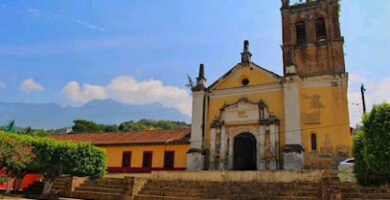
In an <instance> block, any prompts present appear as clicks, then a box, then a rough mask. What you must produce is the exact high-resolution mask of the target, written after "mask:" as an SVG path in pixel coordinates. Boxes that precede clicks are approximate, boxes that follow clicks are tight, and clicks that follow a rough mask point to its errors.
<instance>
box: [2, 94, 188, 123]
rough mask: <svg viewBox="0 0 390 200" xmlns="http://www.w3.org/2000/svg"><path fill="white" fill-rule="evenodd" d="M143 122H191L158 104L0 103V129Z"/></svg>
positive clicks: (176, 112)
mask: <svg viewBox="0 0 390 200" xmlns="http://www.w3.org/2000/svg"><path fill="white" fill-rule="evenodd" d="M143 118H147V119H155V120H175V121H185V122H190V117H189V116H188V115H185V114H182V113H181V112H180V111H179V110H177V109H175V108H167V107H164V106H163V105H162V104H159V103H153V104H146V105H132V104H125V103H120V102H117V101H114V100H112V99H107V100H93V101H90V102H88V103H86V104H84V105H83V106H81V107H73V106H67V107H61V106H60V105H58V104H55V103H42V104H39V103H5V102H0V125H6V124H8V122H9V121H10V120H15V124H16V125H17V126H19V127H28V126H31V127H32V128H42V129H56V128H62V127H70V126H72V124H73V120H75V119H86V120H91V121H94V122H97V123H101V124H119V123H121V122H124V121H129V120H134V121H135V120H139V119H143Z"/></svg>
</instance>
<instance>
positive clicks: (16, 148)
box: [0, 133, 35, 192]
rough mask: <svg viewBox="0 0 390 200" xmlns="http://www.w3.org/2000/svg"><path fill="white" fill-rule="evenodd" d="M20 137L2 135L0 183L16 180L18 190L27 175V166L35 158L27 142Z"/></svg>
mask: <svg viewBox="0 0 390 200" xmlns="http://www.w3.org/2000/svg"><path fill="white" fill-rule="evenodd" d="M20 137H21V136H16V135H15V134H13V133H0V183H1V181H4V180H11V179H14V178H15V189H16V190H18V189H19V186H20V183H21V180H22V178H23V177H24V176H25V174H26V173H27V171H26V168H27V166H28V165H29V164H30V163H31V162H32V160H33V159H34V158H35V154H34V153H33V152H32V148H31V146H29V145H28V143H26V142H25V140H20V139H19V138H20ZM9 184H10V181H9ZM7 192H9V187H7Z"/></svg>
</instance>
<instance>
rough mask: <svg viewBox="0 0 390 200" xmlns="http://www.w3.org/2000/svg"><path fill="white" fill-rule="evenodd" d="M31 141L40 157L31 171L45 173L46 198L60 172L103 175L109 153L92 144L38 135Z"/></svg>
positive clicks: (31, 166)
mask: <svg viewBox="0 0 390 200" xmlns="http://www.w3.org/2000/svg"><path fill="white" fill-rule="evenodd" d="M30 142H31V146H32V148H33V152H34V153H35V154H36V155H37V157H36V158H35V159H34V161H33V162H32V164H31V165H30V168H29V171H32V172H36V173H40V174H42V175H43V177H44V180H45V184H44V188H43V192H42V196H43V197H45V196H47V195H48V194H49V192H50V190H51V187H52V186H53V183H54V181H55V180H56V179H57V178H58V177H59V176H60V175H61V174H70V175H75V176H90V177H91V178H99V177H102V176H103V175H104V172H105V170H106V153H105V151H103V150H101V149H98V148H97V147H94V146H92V145H91V144H90V143H79V144H75V143H72V142H63V141H55V140H52V139H48V138H38V137H34V138H33V139H32V140H30Z"/></svg>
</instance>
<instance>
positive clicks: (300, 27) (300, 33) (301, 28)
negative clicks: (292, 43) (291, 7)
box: [295, 22, 306, 44]
mask: <svg viewBox="0 0 390 200" xmlns="http://www.w3.org/2000/svg"><path fill="white" fill-rule="evenodd" d="M295 29H296V32H297V43H298V44H302V43H305V42H306V27H305V22H298V23H296V24H295Z"/></svg>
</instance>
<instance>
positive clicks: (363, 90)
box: [360, 83, 366, 113]
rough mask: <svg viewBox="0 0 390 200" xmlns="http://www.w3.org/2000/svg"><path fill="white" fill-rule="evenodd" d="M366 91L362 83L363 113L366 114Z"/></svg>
mask: <svg viewBox="0 0 390 200" xmlns="http://www.w3.org/2000/svg"><path fill="white" fill-rule="evenodd" d="M365 91H366V89H365V88H364V85H363V83H362V86H360V92H361V93H362V103H363V113H366V100H365V99H364V92H365Z"/></svg>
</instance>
